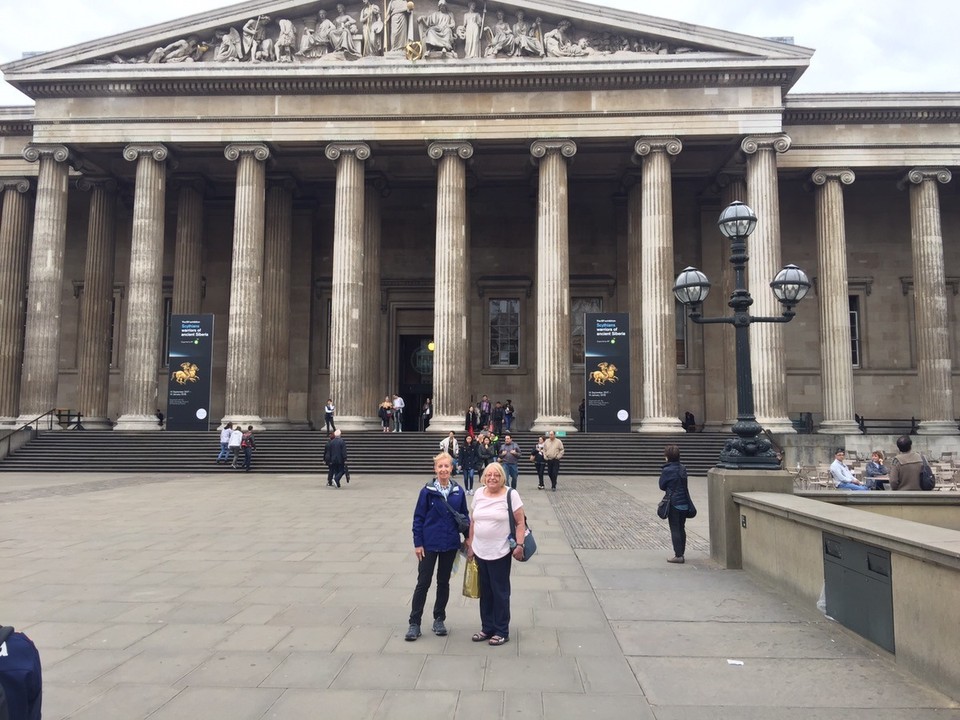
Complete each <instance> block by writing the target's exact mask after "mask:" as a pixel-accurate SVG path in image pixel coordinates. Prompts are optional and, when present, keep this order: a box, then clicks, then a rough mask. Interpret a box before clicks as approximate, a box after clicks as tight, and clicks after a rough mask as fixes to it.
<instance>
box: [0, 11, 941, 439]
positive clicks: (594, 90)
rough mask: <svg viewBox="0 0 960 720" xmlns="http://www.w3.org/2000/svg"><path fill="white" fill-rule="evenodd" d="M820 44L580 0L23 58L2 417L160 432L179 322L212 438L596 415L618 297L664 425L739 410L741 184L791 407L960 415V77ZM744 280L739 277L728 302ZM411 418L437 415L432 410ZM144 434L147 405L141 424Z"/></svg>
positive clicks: (95, 46)
mask: <svg viewBox="0 0 960 720" xmlns="http://www.w3.org/2000/svg"><path fill="white" fill-rule="evenodd" d="M813 54H814V51H813V50H810V49H807V48H803V47H798V46H796V45H793V44H791V43H789V42H785V41H782V40H779V41H776V40H767V39H759V38H754V37H747V36H744V35H739V34H735V33H730V32H726V31H723V30H716V29H711V28H706V27H697V26H694V25H689V24H686V23H679V22H674V21H669V20H663V19H659V18H656V17H651V16H647V15H641V14H635V13H630V12H625V11H618V10H612V9H607V8H602V7H599V6H595V5H592V4H589V3H585V2H575V1H574V0H552V1H551V2H537V1H530V2H524V1H520V2H513V3H509V4H508V3H502V2H489V3H486V4H484V3H482V2H479V3H465V2H460V1H459V0H457V2H451V3H450V4H446V3H443V2H441V3H439V4H436V3H434V2H431V1H429V0H416V7H413V3H408V2H405V1H404V0H387V2H383V0H375V1H374V2H372V3H371V2H368V1H367V0H364V1H363V2H354V1H353V0H350V2H348V3H346V4H345V6H343V5H337V4H335V3H332V2H329V1H328V0H320V1H314V2H310V1H304V2H297V1H295V0H284V1H279V0H278V1H276V2H247V3H244V4H241V5H236V6H233V7H231V8H228V9H223V10H218V11H214V12H209V13H204V14H200V15H196V16H193V17H189V18H186V19H184V20H181V21H177V22H170V23H166V24H163V25H158V26H154V27H149V28H145V29H142V30H136V31H132V32H129V33H126V34H123V35H118V36H114V37H110V38H106V39H104V40H100V41H97V42H90V43H86V44H83V45H78V46H75V47H70V48H67V49H64V50H60V51H56V52H49V53H45V54H40V55H34V56H30V57H26V58H24V59H22V60H18V61H16V62H12V63H9V64H7V65H5V66H3V67H2V71H3V73H4V77H5V80H6V81H7V82H9V83H11V84H12V85H13V86H15V87H17V88H18V89H20V90H22V91H23V92H24V93H26V94H27V95H28V96H30V97H31V98H33V99H34V100H35V105H34V107H32V108H31V107H5V108H0V192H2V205H0V213H2V216H0V273H2V275H0V421H2V423H3V424H4V425H7V426H12V425H14V424H15V423H17V422H18V421H20V422H23V421H26V420H29V419H31V418H33V417H36V416H38V415H41V414H42V413H44V412H46V411H48V410H50V409H51V408H71V409H75V410H78V411H80V412H81V413H82V414H83V416H84V417H85V418H86V421H85V425H86V426H87V427H111V426H113V427H115V428H117V429H127V430H130V429H134V430H138V429H142V430H154V429H157V427H158V425H157V421H156V418H155V413H156V411H157V410H158V409H160V410H162V411H163V410H165V409H166V407H165V402H166V393H167V387H168V383H169V382H170V381H171V380H170V379H171V376H172V373H173V372H175V371H176V370H177V369H178V368H176V367H170V366H169V363H168V359H167V353H166V347H167V345H166V344H167V339H168V338H167V334H168V321H169V318H170V316H171V314H212V315H213V316H214V323H215V325H214V327H215V330H214V345H213V348H214V353H213V357H214V360H213V376H212V378H211V381H212V388H213V390H212V399H211V412H210V417H211V426H213V425H215V424H216V423H217V422H218V421H219V420H221V419H223V420H233V421H240V422H243V423H244V424H246V423H247V422H251V423H254V424H256V425H258V426H261V427H267V428H283V427H292V428H301V427H308V426H311V425H321V426H322V423H323V406H324V404H325V402H326V400H327V398H333V399H334V402H335V404H336V406H337V414H338V418H339V420H338V425H340V426H342V427H346V428H361V427H366V426H368V425H373V424H375V423H376V422H377V418H376V410H377V405H378V403H379V402H381V401H382V400H383V398H384V396H385V395H393V394H394V393H399V394H400V395H401V396H403V397H404V399H405V401H406V404H407V407H408V408H412V409H413V411H412V412H411V411H410V410H408V413H407V416H408V422H411V421H412V423H413V427H414V428H415V427H416V416H417V411H416V409H417V408H419V407H420V405H421V404H422V403H423V401H424V400H425V399H426V398H427V397H431V398H432V399H433V405H434V414H435V416H434V421H433V423H432V425H431V429H432V430H447V429H457V430H461V429H462V426H463V420H462V418H463V413H464V410H465V409H466V408H467V407H468V406H469V405H470V404H471V403H473V402H476V401H477V400H478V399H479V398H480V396H481V395H482V394H487V395H489V396H490V398H491V399H492V400H505V399H507V398H510V399H511V400H512V401H513V404H514V406H515V407H516V410H517V424H518V426H519V427H521V428H523V429H526V428H531V427H533V428H538V429H539V428H543V429H545V428H558V429H568V430H573V429H575V427H576V425H577V419H578V418H577V415H578V412H577V408H578V405H579V403H580V400H581V398H582V397H583V396H584V376H585V374H586V373H589V372H590V371H591V370H593V369H594V368H592V367H590V366H589V362H585V358H584V345H583V342H584V326H583V322H584V320H583V318H584V313H586V312H591V313H593V312H600V313H607V312H611V313H612V312H619V313H628V314H629V318H630V324H631V334H630V343H631V371H630V372H631V393H632V397H631V408H630V412H631V416H632V425H633V427H634V428H635V429H636V430H638V431H640V432H664V431H667V432H670V431H677V432H679V431H681V428H680V420H679V416H681V415H683V413H684V412H685V411H688V410H689V411H692V412H693V413H694V414H695V415H696V417H697V419H698V422H705V423H706V424H707V426H708V427H716V428H717V429H719V428H721V427H728V426H729V425H730V424H731V423H732V421H733V419H734V418H735V416H736V396H735V387H734V386H735V382H734V359H733V358H734V348H733V344H734V343H733V332H732V328H729V327H722V326H719V325H712V326H700V325H694V324H692V323H690V322H689V321H688V320H686V319H685V317H684V313H683V312H682V309H681V308H679V306H678V305H677V304H676V301H675V300H674V298H673V294H672V292H671V288H672V286H673V282H674V279H675V277H676V275H677V274H678V273H679V272H680V271H681V270H682V269H683V268H685V267H686V266H688V265H693V266H697V267H699V268H700V269H701V270H703V271H704V272H705V273H706V274H707V275H708V276H709V277H710V278H711V279H712V282H713V292H712V293H711V295H710V297H709V298H708V300H707V303H706V307H705V313H707V314H712V315H717V314H721V313H724V312H726V311H727V308H726V296H727V295H728V294H729V291H730V287H731V280H730V277H729V275H730V272H729V270H728V269H727V258H728V257H729V251H730V249H729V242H728V241H726V240H724V238H723V237H722V236H721V234H720V233H719V231H718V229H717V226H716V221H717V217H718V215H719V213H720V211H721V209H722V208H723V207H725V206H726V205H727V204H729V203H730V202H732V201H734V200H741V201H743V202H746V203H747V204H748V205H749V206H750V207H751V208H752V209H753V210H754V212H755V213H756V214H757V216H758V218H759V222H758V225H757V229H756V231H755V232H754V233H753V235H751V236H750V239H749V253H750V264H749V285H750V290H751V292H752V294H753V297H754V299H755V303H754V307H753V311H754V312H755V313H756V314H760V315H777V314H779V309H778V307H777V303H776V300H775V299H774V297H773V295H772V293H771V292H770V288H769V282H770V280H771V279H772V278H773V277H774V275H775V274H776V273H777V272H778V271H779V269H780V268H781V267H782V266H783V265H784V264H786V263H794V264H796V265H798V266H800V267H802V268H804V269H805V270H806V272H807V273H808V275H809V276H810V277H811V279H812V280H813V284H814V287H813V290H812V291H811V292H810V293H809V295H808V297H807V298H806V299H805V300H804V301H803V303H802V304H801V305H800V306H799V307H798V311H797V316H796V318H795V319H794V320H793V321H792V322H791V323H790V324H789V325H774V324H770V325H764V326H759V325H758V326H755V327H754V328H753V329H752V346H751V356H752V364H753V378H754V388H755V403H756V411H757V416H758V419H759V420H760V422H761V423H762V424H763V425H764V426H765V427H767V428H769V429H770V430H772V431H774V432H782V433H789V432H793V431H794V424H793V421H795V420H796V419H797V418H798V417H799V416H800V414H801V413H810V414H811V416H812V418H813V420H814V424H815V428H816V429H819V430H821V431H823V432H830V433H836V434H840V435H843V434H846V433H854V432H856V431H857V426H856V423H855V415H857V414H859V415H862V416H865V417H876V418H908V419H909V418H911V417H915V418H917V420H918V421H919V423H920V432H921V433H927V434H934V435H950V434H955V433H957V432H958V431H957V422H956V419H955V418H957V416H958V415H960V412H958V410H957V405H956V401H955V394H956V389H957V385H958V382H957V379H958V378H957V375H958V368H957V367H956V366H957V363H956V358H957V357H958V350H960V333H958V331H957V314H958V312H960V296H958V293H960V183H958V182H957V181H953V182H951V178H952V174H953V173H954V172H956V169H957V166H958V165H960V93H942V94H940V93H924V94H859V95H845V94H831V95H803V94H795V93H792V92H791V88H792V87H793V86H794V84H795V83H796V82H797V80H798V78H799V77H800V76H801V75H802V73H803V72H804V70H805V69H806V67H807V66H808V64H809V63H810V60H811V57H812V56H813ZM725 293H726V294H727V295H725ZM409 418H412V420H409ZM114 423H115V424H114Z"/></svg>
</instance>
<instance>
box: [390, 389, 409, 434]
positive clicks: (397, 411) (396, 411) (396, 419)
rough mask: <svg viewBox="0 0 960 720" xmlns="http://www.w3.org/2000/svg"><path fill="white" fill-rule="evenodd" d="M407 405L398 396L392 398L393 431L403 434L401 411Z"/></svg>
mask: <svg viewBox="0 0 960 720" xmlns="http://www.w3.org/2000/svg"><path fill="white" fill-rule="evenodd" d="M406 406H407V404H406V403H405V402H404V401H403V398H402V397H400V396H399V395H394V396H393V429H394V430H395V431H396V432H403V409H404V408H405V407H406Z"/></svg>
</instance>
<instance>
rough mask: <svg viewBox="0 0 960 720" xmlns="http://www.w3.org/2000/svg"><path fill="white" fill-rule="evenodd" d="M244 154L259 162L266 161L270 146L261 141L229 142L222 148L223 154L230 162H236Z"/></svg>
mask: <svg viewBox="0 0 960 720" xmlns="http://www.w3.org/2000/svg"><path fill="white" fill-rule="evenodd" d="M245 155H250V156H252V157H253V159H254V160H259V161H260V162H266V160H267V158H269V157H270V148H268V147H267V146H266V145H264V144H263V143H231V144H229V145H227V147H226V148H224V150H223V156H224V157H225V158H226V159H227V160H230V161H231V162H236V161H237V160H239V159H240V158H241V157H243V156H245Z"/></svg>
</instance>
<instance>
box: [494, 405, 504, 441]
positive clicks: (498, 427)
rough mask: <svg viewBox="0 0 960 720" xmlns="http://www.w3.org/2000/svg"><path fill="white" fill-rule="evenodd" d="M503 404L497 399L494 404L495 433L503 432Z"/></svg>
mask: <svg viewBox="0 0 960 720" xmlns="http://www.w3.org/2000/svg"><path fill="white" fill-rule="evenodd" d="M503 417H504V415H503V404H502V403H501V402H500V401H499V400H497V402H496V404H495V405H494V406H493V434H494V435H499V434H500V433H502V432H503Z"/></svg>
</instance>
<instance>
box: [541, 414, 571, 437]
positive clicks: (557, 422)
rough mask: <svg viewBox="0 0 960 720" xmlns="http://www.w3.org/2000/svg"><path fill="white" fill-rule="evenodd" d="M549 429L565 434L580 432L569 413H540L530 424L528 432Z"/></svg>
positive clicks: (542, 431) (548, 430)
mask: <svg viewBox="0 0 960 720" xmlns="http://www.w3.org/2000/svg"><path fill="white" fill-rule="evenodd" d="M551 430H555V431H557V432H565V433H567V434H570V433H575V432H580V429H579V428H578V427H577V424H576V423H575V422H574V421H573V417H571V416H570V415H540V416H538V417H537V419H536V420H534V421H533V425H531V426H530V432H535V433H548V432H550V431H551Z"/></svg>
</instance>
